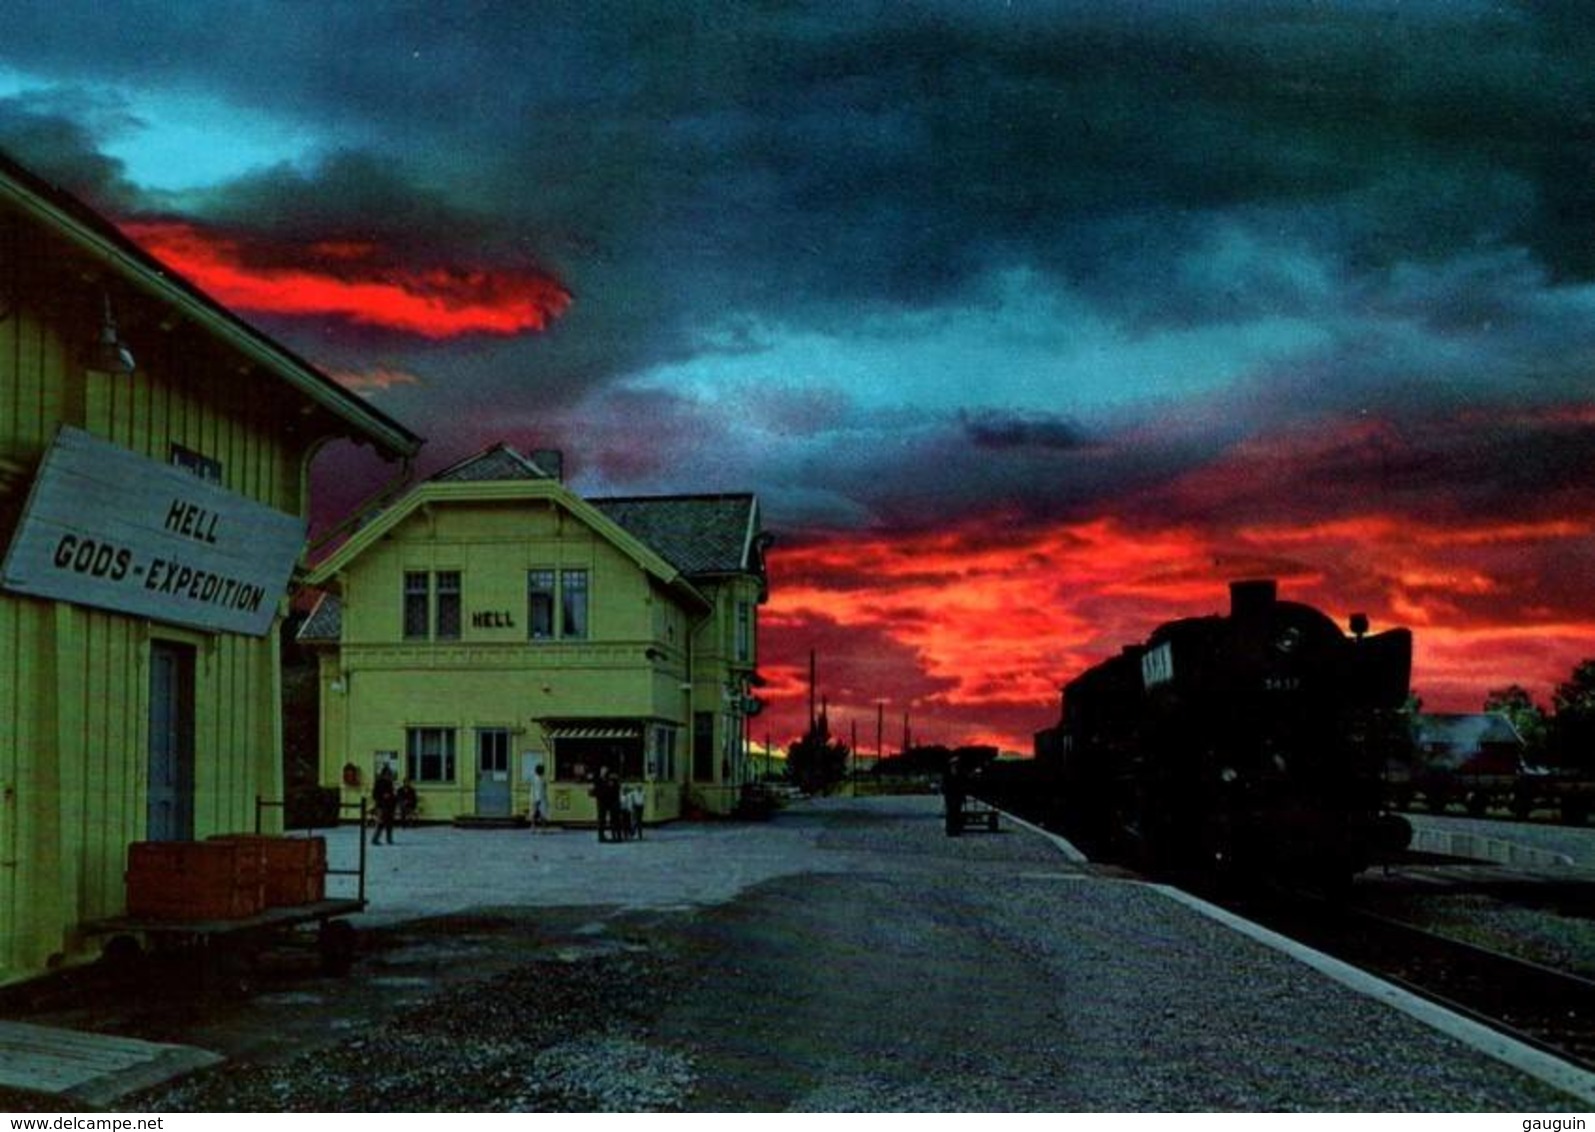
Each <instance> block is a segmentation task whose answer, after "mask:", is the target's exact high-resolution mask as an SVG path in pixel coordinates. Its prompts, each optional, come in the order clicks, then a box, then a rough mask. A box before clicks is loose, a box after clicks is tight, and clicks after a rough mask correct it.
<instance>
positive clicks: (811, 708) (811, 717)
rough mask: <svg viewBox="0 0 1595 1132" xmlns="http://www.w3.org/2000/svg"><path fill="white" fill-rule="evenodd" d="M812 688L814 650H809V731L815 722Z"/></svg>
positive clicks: (812, 728) (813, 681) (813, 679)
mask: <svg viewBox="0 0 1595 1132" xmlns="http://www.w3.org/2000/svg"><path fill="white" fill-rule="evenodd" d="M814 686H815V671H814V650H813V649H810V650H809V730H810V731H813V730H814V721H815V718H816V717H815V715H814Z"/></svg>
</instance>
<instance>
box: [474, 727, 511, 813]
mask: <svg viewBox="0 0 1595 1132" xmlns="http://www.w3.org/2000/svg"><path fill="white" fill-rule="evenodd" d="M476 815H477V817H483V818H507V817H509V816H510V733H509V731H508V730H507V729H505V728H502V727H485V728H482V729H481V730H479V731H477V733H476Z"/></svg>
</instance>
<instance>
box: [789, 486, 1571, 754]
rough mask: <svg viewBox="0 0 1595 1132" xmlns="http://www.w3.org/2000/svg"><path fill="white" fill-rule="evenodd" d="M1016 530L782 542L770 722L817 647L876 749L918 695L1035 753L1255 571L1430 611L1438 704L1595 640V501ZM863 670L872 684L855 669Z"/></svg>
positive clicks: (1428, 641)
mask: <svg viewBox="0 0 1595 1132" xmlns="http://www.w3.org/2000/svg"><path fill="white" fill-rule="evenodd" d="M1214 471H1215V470H1214V469H1213V468H1209V469H1207V470H1205V471H1204V472H1203V475H1204V476H1211V475H1213V474H1214ZM998 529H999V528H996V527H994V526H993V525H992V524H991V522H990V520H970V521H969V522H968V523H966V524H965V525H964V526H962V527H956V528H949V529H947V530H944V531H942V532H939V533H936V534H932V535H921V536H905V537H902V538H896V539H889V538H884V537H880V536H858V535H837V536H834V537H833V538H830V539H828V540H825V541H820V542H816V543H814V544H811V545H807V546H798V547H792V548H788V549H782V550H779V551H778V552H777V553H776V554H775V555H773V556H772V561H771V570H772V575H773V577H772V585H771V600H770V608H769V613H768V615H767V617H766V620H765V641H766V644H765V653H766V656H767V657H768V658H769V666H770V667H772V668H775V669H776V670H778V671H779V672H780V673H781V677H782V678H781V679H780V680H779V681H778V682H777V683H775V684H774V685H772V687H771V688H769V689H768V690H767V691H768V698H769V699H770V700H771V710H770V712H769V713H768V715H767V717H766V718H765V719H763V720H761V721H760V724H759V726H760V728H761V733H762V729H763V728H769V729H770V730H771V731H773V732H774V733H775V735H776V736H777V737H781V736H788V737H790V736H795V735H796V734H798V733H799V732H801V730H802V728H803V724H804V721H805V718H806V701H805V697H806V688H805V686H804V684H805V681H806V672H805V671H803V670H802V667H801V666H803V665H806V663H807V661H806V657H807V650H808V649H809V648H811V647H817V648H818V649H819V651H820V661H819V669H820V679H819V684H820V689H821V692H822V693H826V694H828V699H829V702H830V705H831V719H832V722H833V733H842V732H841V729H840V728H839V727H838V726H836V724H837V721H838V720H843V719H849V718H851V719H861V720H864V721H865V722H864V723H861V724H860V727H861V729H862V732H863V733H867V735H868V737H869V738H868V741H867V742H865V743H864V746H865V748H866V751H869V752H871V753H872V752H873V743H874V719H875V712H876V706H875V704H876V701H877V700H878V699H884V700H886V701H887V708H886V714H887V720H888V728H889V730H890V731H891V732H892V733H893V735H894V736H895V735H896V733H897V731H898V730H900V727H901V715H902V713H903V712H904V711H907V712H909V713H910V716H911V718H912V720H913V732H914V735H915V737H916V739H924V740H926V741H939V742H944V743H948V744H957V743H961V742H990V743H995V744H997V745H999V746H1002V747H1005V748H1008V749H1013V750H1020V751H1027V750H1029V748H1030V744H1031V734H1032V732H1034V731H1035V730H1036V729H1037V728H1039V727H1043V726H1047V725H1050V724H1051V723H1052V722H1055V720H1056V718H1057V711H1058V692H1059V688H1060V687H1061V686H1062V685H1063V684H1064V683H1065V682H1066V681H1068V680H1069V679H1071V678H1072V677H1073V676H1075V675H1077V674H1078V673H1079V672H1081V671H1083V670H1084V669H1085V668H1087V667H1089V666H1091V665H1093V664H1095V663H1097V662H1099V661H1101V660H1103V659H1105V658H1106V657H1108V656H1111V655H1112V654H1114V653H1116V652H1117V651H1118V650H1119V648H1120V647H1121V646H1122V645H1125V644H1129V643H1132V642H1136V641H1140V640H1144V639H1145V638H1146V636H1147V635H1148V633H1150V631H1151V630H1152V629H1153V628H1155V627H1156V626H1157V625H1159V624H1161V623H1162V622H1165V621H1169V620H1172V619H1174V618H1177V617H1185V616H1193V615H1200V614H1206V613H1219V612H1223V611H1225V610H1226V609H1227V608H1228V604H1229V596H1228V592H1227V582H1228V581H1230V580H1232V579H1235V578H1239V577H1258V576H1271V577H1277V578H1279V579H1280V580H1281V596H1282V597H1283V598H1285V599H1287V600H1292V601H1300V602H1305V603H1308V604H1312V605H1316V606H1318V607H1319V608H1321V609H1323V610H1324V611H1325V612H1327V613H1329V614H1330V615H1331V616H1332V617H1334V618H1335V619H1336V620H1337V621H1339V622H1341V623H1342V624H1345V623H1346V618H1347V616H1348V615H1349V614H1350V613H1352V612H1357V611H1360V612H1366V613H1368V614H1369V615H1370V616H1371V617H1372V619H1373V622H1374V628H1375V629H1376V630H1377V629H1382V628H1390V627H1393V626H1396V625H1406V626H1409V627H1411V628H1412V629H1413V630H1414V633H1415V638H1416V640H1415V644H1416V656H1415V662H1414V673H1413V686H1414V690H1415V691H1416V692H1417V693H1418V694H1419V695H1421V696H1422V698H1423V700H1424V702H1425V704H1426V706H1428V707H1430V708H1431V709H1441V710H1478V709H1479V708H1480V707H1481V706H1482V704H1483V699H1484V695H1485V693H1486V692H1488V691H1489V690H1491V689H1492V688H1497V687H1501V686H1504V685H1506V684H1510V683H1519V684H1522V685H1524V686H1526V687H1528V688H1529V689H1530V690H1531V691H1533V692H1535V693H1536V695H1537V698H1538V699H1539V700H1540V702H1542V703H1546V702H1548V700H1549V697H1550V692H1551V689H1552V688H1553V687H1554V686H1555V684H1556V683H1557V682H1558V681H1560V680H1563V679H1565V678H1566V676H1567V674H1568V673H1569V672H1570V671H1571V669H1572V667H1573V665H1574V664H1575V663H1576V662H1577V661H1579V660H1581V659H1583V658H1584V657H1586V656H1590V655H1595V612H1589V611H1588V609H1587V606H1586V605H1584V604H1583V603H1582V602H1581V601H1578V600H1576V599H1575V598H1574V596H1573V594H1574V592H1575V590H1576V588H1577V587H1579V586H1581V585H1582V582H1581V580H1580V575H1581V569H1580V567H1579V565H1578V564H1579V563H1580V562H1582V561H1587V560H1588V557H1589V555H1590V554H1591V553H1592V552H1595V518H1592V517H1591V516H1567V517H1564V518H1562V519H1559V520H1556V521H1554V522H1537V523H1522V522H1507V523H1501V524H1498V525H1494V526H1491V525H1490V524H1488V523H1485V522H1480V521H1472V522H1468V523H1466V524H1464V525H1459V526H1454V527H1448V526H1446V525H1444V524H1443V523H1439V522H1424V521H1418V520H1414V519H1412V518H1409V517H1398V516H1394V515H1384V514H1378V513H1372V512H1370V513H1368V514H1363V515H1346V516H1341V517H1339V518H1337V519H1335V520H1333V521H1330V522H1314V521H1312V520H1311V519H1309V518H1303V519H1301V520H1299V521H1297V522H1295V523H1289V522H1284V521H1279V520H1274V521H1271V522H1269V523H1268V524H1266V525H1258V526H1246V525H1237V526H1233V527H1230V526H1227V525H1226V524H1225V523H1223V522H1222V521H1221V520H1216V519H1215V520H1214V521H1212V522H1210V523H1208V524H1205V525H1203V526H1202V527H1200V528H1198V527H1196V526H1194V525H1187V526H1171V527H1166V528H1161V529H1157V530H1144V529H1138V528H1135V527H1131V526H1129V525H1127V524H1124V523H1122V522H1120V521H1117V520H1113V519H1094V520H1089V521H1080V522H1056V523H1052V524H1044V525H1037V526H1035V527H1033V528H1032V529H1029V530H1027V531H1026V530H1022V531H1021V533H1018V534H1016V533H1015V532H1014V530H1013V529H1011V528H1010V529H1007V530H1005V531H1003V533H1002V534H1001V537H1000V539H998V540H996V541H991V539H992V538H993V536H994V532H996V531H997V530H998ZM1531 556H1532V557H1533V560H1534V562H1535V565H1534V567H1533V568H1532V569H1527V570H1526V569H1524V560H1525V558H1529V557H1531ZM1558 560H1561V561H1564V562H1565V565H1564V566H1563V567H1561V569H1562V572H1563V573H1564V574H1567V575H1568V576H1566V577H1562V576H1560V575H1558V574H1557V573H1556V570H1557V566H1556V565H1555V563H1556V562H1557V561H1558ZM1558 595H1567V596H1558ZM827 625H834V626H840V627H842V628H841V629H839V630H832V631H826V630H825V626H827ZM882 661H889V663H881V662H882ZM861 671H868V672H869V673H870V676H871V679H870V681H869V683H868V686H867V687H861V686H860V685H859V683H858V681H856V680H855V679H854V678H853V677H854V675H855V674H856V673H858V672H861ZM842 736H843V738H844V739H845V738H846V734H845V733H842ZM897 741H898V740H897V738H895V737H894V738H892V739H890V740H889V742H888V744H887V747H888V753H890V752H891V751H892V750H893V749H895V746H894V745H895V743H896V742H897Z"/></svg>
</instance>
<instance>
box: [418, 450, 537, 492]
mask: <svg viewBox="0 0 1595 1132" xmlns="http://www.w3.org/2000/svg"><path fill="white" fill-rule="evenodd" d="M431 478H432V479H433V480H435V481H436V482H438V483H482V482H484V481H488V480H549V479H558V478H559V477H558V476H556V475H555V474H554V473H553V471H552V470H551V469H547V468H544V467H542V466H541V465H539V464H538V463H537V461H536V460H533V459H530V458H528V457H526V456H522V455H521V454H520V453H519V452H517V451H515V449H513V448H511V447H510V446H509V445H508V444H503V443H499V444H495V445H493V447H491V448H489V449H487V450H486V451H484V452H478V453H477V454H476V455H474V456H467V457H466V458H465V459H463V460H461V461H460V462H459V463H457V464H450V465H449V466H448V467H446V468H444V469H443V470H442V471H441V472H438V473H437V474H435V475H433V476H432V477H431Z"/></svg>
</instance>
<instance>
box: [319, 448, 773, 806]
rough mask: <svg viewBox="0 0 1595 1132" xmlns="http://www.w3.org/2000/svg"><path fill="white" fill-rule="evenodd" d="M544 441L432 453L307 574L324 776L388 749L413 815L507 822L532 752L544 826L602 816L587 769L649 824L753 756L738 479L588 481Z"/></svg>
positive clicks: (367, 777) (755, 538) (752, 659)
mask: <svg viewBox="0 0 1595 1132" xmlns="http://www.w3.org/2000/svg"><path fill="white" fill-rule="evenodd" d="M558 463H559V460H558V456H557V454H553V453H536V454H533V455H531V456H524V455H522V454H520V453H519V452H516V451H515V450H514V449H512V448H509V447H508V446H505V445H497V446H494V447H492V448H490V449H488V450H486V451H485V452H482V453H480V454H478V455H476V456H473V457H471V458H470V459H467V460H465V461H462V462H461V463H459V464H457V465H455V466H453V467H451V468H448V469H445V470H444V471H442V472H440V473H438V474H437V475H436V476H434V477H432V478H431V479H430V480H428V481H426V482H425V483H423V484H421V485H420V486H418V487H417V488H416V489H414V490H413V491H411V492H410V493H409V494H408V495H407V496H405V497H404V498H403V499H401V500H400V501H399V502H398V503H397V504H396V505H395V506H393V507H392V508H391V509H389V510H387V511H386V512H384V513H382V514H381V515H379V516H378V517H377V518H375V519H374V520H373V521H371V522H370V523H369V524H368V525H367V526H365V527H364V528H363V529H362V530H360V531H358V532H357V533H356V534H355V535H354V536H353V537H351V538H350V539H349V541H348V542H347V543H345V544H344V545H343V546H342V547H340V548H339V549H338V551H337V552H336V553H335V554H334V555H333V556H332V557H330V558H329V559H328V560H327V561H326V562H324V563H322V564H321V565H319V566H318V567H317V568H316V570H315V571H314V572H313V574H312V575H311V577H310V578H309V583H310V584H311V585H312V586H319V587H322V588H324V589H325V590H326V591H328V592H327V594H326V595H325V596H324V597H323V598H322V600H321V601H320V603H319V604H318V605H317V607H316V609H315V611H314V612H313V613H312V615H311V617H310V618H309V620H308V621H307V622H306V623H305V625H304V627H303V628H302V629H301V631H300V635H299V636H300V640H301V641H303V642H305V643H308V644H311V645H314V646H316V647H317V648H318V649H319V650H320V673H321V679H320V688H321V759H322V779H323V782H324V783H327V784H335V785H340V786H341V787H342V789H343V791H344V794H345V798H346V799H353V798H355V797H357V796H358V795H359V794H361V793H364V792H366V791H368V790H369V788H370V783H371V781H372V778H373V776H374V775H376V774H377V773H379V771H380V769H381V768H382V767H383V766H385V765H386V766H391V767H393V768H394V772H395V774H396V775H397V776H398V777H400V778H408V779H410V780H411V781H412V783H413V785H414V786H415V789H416V792H417V794H418V796H419V798H420V802H421V816H422V817H423V818H424V819H426V820H439V819H445V820H462V821H465V820H470V819H482V820H505V819H510V820H514V819H517V818H519V817H521V816H522V815H525V814H526V813H527V812H528V808H529V802H530V783H531V781H532V778H533V776H534V774H535V773H536V768H537V767H539V766H541V767H542V768H543V770H544V776H545V780H546V781H547V782H548V785H549V791H548V792H549V801H550V805H551V811H552V812H551V815H550V816H551V819H552V820H553V821H554V822H555V823H556V824H585V823H589V822H592V821H594V820H595V816H596V815H595V812H594V806H593V800H592V798H591V797H590V795H589V793H588V790H589V786H590V783H591V780H592V777H593V775H594V773H595V772H596V771H597V770H598V769H600V768H605V767H607V768H612V769H614V770H615V771H617V772H618V773H619V774H620V776H621V778H622V779H623V781H625V782H626V783H627V784H628V785H635V786H640V787H642V789H643V790H644V792H645V794H646V809H645V820H646V821H649V822H658V821H668V820H671V819H674V818H677V817H680V816H683V815H685V814H689V813H692V812H693V811H695V810H697V811H703V812H705V813H727V812H730V811H731V810H733V809H734V808H735V806H736V803H737V800H738V795H739V789H740V787H741V786H742V784H743V783H744V782H746V781H747V778H748V776H749V773H750V768H749V766H748V764H747V761H746V751H747V742H746V731H747V719H748V718H749V716H750V715H752V714H754V713H755V712H756V711H757V710H758V708H759V700H758V698H757V696H756V695H755V685H756V684H757V682H758V677H757V675H756V671H755V669H756V665H757V661H758V652H757V640H758V607H759V605H760V604H762V603H763V602H764V601H765V599H766V597H767V593H768V588H767V581H766V572H765V565H764V552H765V548H766V546H767V544H768V541H769V540H768V536H767V535H766V534H765V533H764V531H763V530H762V529H761V526H760V513H759V505H758V501H757V499H756V498H755V497H754V496H752V495H749V494H726V495H670V496H649V497H637V498H625V499H590V500H589V499H584V498H582V497H581V496H579V495H577V494H576V493H575V492H573V491H572V490H570V489H569V488H568V487H566V486H565V484H564V483H563V482H562V481H561V478H560V475H559V468H558Z"/></svg>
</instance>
